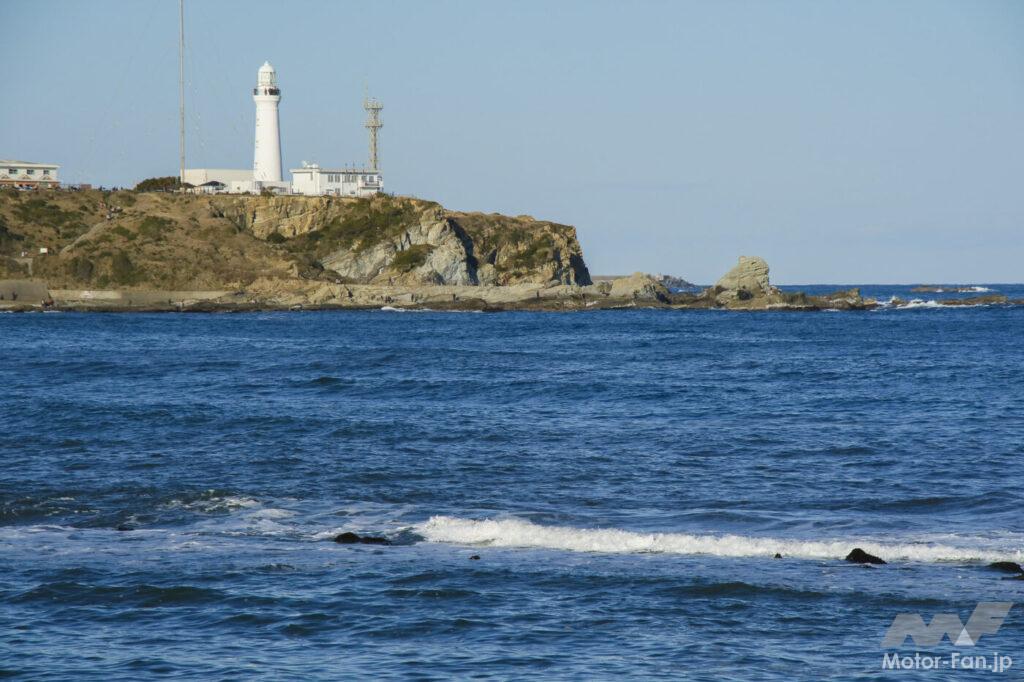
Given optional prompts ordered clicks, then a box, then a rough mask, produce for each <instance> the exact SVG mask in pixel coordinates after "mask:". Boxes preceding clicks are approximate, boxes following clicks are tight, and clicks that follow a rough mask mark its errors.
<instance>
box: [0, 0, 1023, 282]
mask: <svg viewBox="0 0 1024 682" xmlns="http://www.w3.org/2000/svg"><path fill="white" fill-rule="evenodd" d="M0 37H2V38H3V44H4V46H5V57H6V59H5V61H6V63H7V64H8V68H6V69H4V72H3V75H2V76H0V82H2V83H3V85H4V91H5V93H6V94H5V97H4V98H3V106H2V107H0V158H9V157H12V158H18V159H27V160H38V161H52V162H56V163H60V164H62V166H63V168H62V177H63V178H64V179H65V180H66V181H71V182H93V183H95V184H105V185H131V184H134V183H135V182H137V181H138V180H140V179H142V178H145V177H149V176H154V175H173V174H176V173H177V165H178V161H177V156H178V148H177V145H178V141H177V113H178V112H177V2H174V1H173V0H161V1H159V2H157V1H151V0H147V1H140V0H133V1H125V2H115V1H113V0H99V1H94V2H72V1H65V0H54V1H51V2H46V3H41V2H14V1H10V0H4V1H0ZM186 37H187V41H188V46H189V47H188V52H187V69H186V70H187V74H188V84H187V88H186V90H187V98H188V139H189V142H188V158H189V164H188V165H189V166H213V167H238V168H245V167H251V165H252V137H253V121H254V109H253V103H252V99H251V88H252V86H253V83H254V81H255V78H256V70H257V69H258V68H259V66H260V65H261V64H262V63H263V61H264V60H266V59H269V60H270V61H271V62H272V63H273V64H274V65H275V67H276V68H277V70H278V74H279V79H280V83H281V88H282V94H283V100H282V102H281V125H282V147H283V152H284V162H285V164H286V166H289V167H294V166H296V165H298V164H299V163H300V162H301V161H303V160H307V161H317V162H319V163H321V164H324V165H341V164H347V163H352V162H357V163H361V162H364V161H365V159H366V155H367V152H366V135H365V131H364V129H363V128H362V122H363V111H362V109H361V99H362V95H363V91H364V87H367V86H368V87H369V90H370V92H371V93H372V94H374V95H376V96H377V97H379V98H380V99H381V100H382V101H383V103H384V107H385V108H384V112H383V120H384V126H385V127H384V129H383V131H382V134H381V136H382V166H383V168H384V171H385V178H386V184H387V186H388V189H389V191H394V192H396V193H399V194H411V195H416V196H420V197H426V198H431V199H436V200H438V201H440V202H442V203H443V204H444V205H445V206H448V207H450V208H454V209H461V210H481V211H497V212H502V213H510V214H514V215H515V214H523V213H526V214H530V215H533V216H535V217H538V218H545V219H550V220H554V221H558V222H564V223H569V224H573V225H575V226H576V227H577V229H578V231H579V236H580V239H581V241H582V244H583V247H584V252H585V256H586V258H587V261H588V263H589V264H590V266H591V270H592V271H593V272H595V273H600V274H618V273H627V272H632V271H634V270H644V271H650V272H669V273H675V274H679V275H681V276H683V277H687V278H689V279H693V280H696V281H699V282H709V281H713V280H714V279H716V278H717V277H718V276H719V275H720V274H722V273H723V272H724V271H725V270H727V269H728V268H729V267H731V266H732V264H733V263H734V262H735V260H736V257H737V256H738V255H740V254H746V255H760V256H763V257H764V258H765V259H767V260H768V262H769V263H770V264H771V267H772V277H773V280H774V281H776V282H779V283H816V282H830V283H869V282H871V283H874V282H877V283H888V282H1010V281H1012V282H1020V281H1022V280H1024V272H1022V271H1024V265H1022V264H1024V2H1016V1H1008V2H995V1H988V0H971V1H964V2H944V1H942V0H927V1H911V0H904V1H900V2H890V1H884V2H873V1H871V0H867V1H863V2H831V1H813V2H734V1H730V0H722V1H716V2H712V1H710V0H709V1H707V2H654V1H651V2H600V1H587V2H571V1H568V0H566V1H563V2H529V1H521V2H504V3H498V2H474V1H469V0H465V1H459V2H455V1H452V2H413V1H411V0H410V1H401V2H399V1H387V0H377V1H375V2H362V3H358V2H345V3H342V2H324V1H321V2H308V1H303V0H298V1H292V2H287V3H286V2H279V3H272V2H253V1H246V2H241V1H237V2H227V1H223V2H196V1H194V0H193V1H191V2H189V1H186ZM12 66H13V68H12Z"/></svg>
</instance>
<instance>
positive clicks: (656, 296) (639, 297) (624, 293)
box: [608, 272, 669, 303]
mask: <svg viewBox="0 0 1024 682" xmlns="http://www.w3.org/2000/svg"><path fill="white" fill-rule="evenodd" d="M610 284H611V287H610V288H609V289H608V295H609V296H610V297H611V298H625V299H632V300H634V301H661V302H663V303H667V302H668V300H669V291H668V288H666V287H665V285H664V284H662V283H661V282H659V281H658V280H656V279H654V278H653V277H651V276H650V275H646V274H644V273H642V272H634V273H633V274H632V275H630V276H629V277H620V278H618V279H613V280H612V281H611V282H610Z"/></svg>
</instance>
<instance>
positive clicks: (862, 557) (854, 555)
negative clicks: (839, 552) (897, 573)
mask: <svg viewBox="0 0 1024 682" xmlns="http://www.w3.org/2000/svg"><path fill="white" fill-rule="evenodd" d="M846 560H847V561H849V562H850V563H853V564H884V563H886V562H885V561H884V560H882V559H879V558H878V557H876V556H875V555H874V554H868V553H867V552H865V551H864V550H863V549H861V548H860V547H855V548H854V549H853V551H851V552H850V553H849V554H847V555H846Z"/></svg>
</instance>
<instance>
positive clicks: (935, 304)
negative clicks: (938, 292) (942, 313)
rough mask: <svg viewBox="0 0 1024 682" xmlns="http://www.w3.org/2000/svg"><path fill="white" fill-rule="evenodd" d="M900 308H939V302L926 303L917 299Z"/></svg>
mask: <svg viewBox="0 0 1024 682" xmlns="http://www.w3.org/2000/svg"><path fill="white" fill-rule="evenodd" d="M898 307H899V308H938V307H939V302H938V301H924V300H922V299H920V298H915V299H913V300H911V301H908V302H906V303H904V304H903V305H901V306H898Z"/></svg>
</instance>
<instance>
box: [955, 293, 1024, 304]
mask: <svg viewBox="0 0 1024 682" xmlns="http://www.w3.org/2000/svg"><path fill="white" fill-rule="evenodd" d="M1009 302H1010V299H1009V298H1008V297H1006V296H1004V295H1003V294H988V295H987V296H970V297H968V298H947V299H943V300H941V301H939V303H940V304H941V305H1002V304H1006V303H1009Z"/></svg>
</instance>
